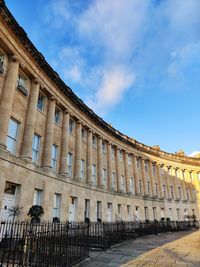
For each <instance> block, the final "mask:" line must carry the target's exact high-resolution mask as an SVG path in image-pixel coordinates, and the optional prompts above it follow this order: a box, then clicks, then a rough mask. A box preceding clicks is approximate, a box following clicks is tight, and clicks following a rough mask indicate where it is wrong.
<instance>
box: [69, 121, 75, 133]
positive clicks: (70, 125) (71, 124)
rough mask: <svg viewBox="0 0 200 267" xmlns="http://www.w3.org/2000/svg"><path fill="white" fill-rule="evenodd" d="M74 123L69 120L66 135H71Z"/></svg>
mask: <svg viewBox="0 0 200 267" xmlns="http://www.w3.org/2000/svg"><path fill="white" fill-rule="evenodd" d="M74 125H75V122H74V120H73V119H72V118H70V119H69V127H68V134H70V135H73V133H74Z"/></svg>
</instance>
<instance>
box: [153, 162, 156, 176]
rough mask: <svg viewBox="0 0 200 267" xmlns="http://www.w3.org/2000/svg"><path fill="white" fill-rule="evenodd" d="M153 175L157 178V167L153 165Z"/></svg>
mask: <svg viewBox="0 0 200 267" xmlns="http://www.w3.org/2000/svg"><path fill="white" fill-rule="evenodd" d="M153 175H154V176H156V165H155V164H153Z"/></svg>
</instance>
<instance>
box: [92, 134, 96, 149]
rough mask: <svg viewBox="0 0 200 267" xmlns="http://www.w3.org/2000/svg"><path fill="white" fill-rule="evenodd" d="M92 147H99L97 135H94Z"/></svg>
mask: <svg viewBox="0 0 200 267" xmlns="http://www.w3.org/2000/svg"><path fill="white" fill-rule="evenodd" d="M92 147H93V148H96V147H97V138H96V136H92Z"/></svg>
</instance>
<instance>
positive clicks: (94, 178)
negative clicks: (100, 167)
mask: <svg viewBox="0 0 200 267" xmlns="http://www.w3.org/2000/svg"><path fill="white" fill-rule="evenodd" d="M96 173H97V170H96V165H95V164H92V180H93V182H95V181H96Z"/></svg>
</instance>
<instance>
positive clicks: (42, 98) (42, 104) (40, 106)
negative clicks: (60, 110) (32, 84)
mask: <svg viewBox="0 0 200 267" xmlns="http://www.w3.org/2000/svg"><path fill="white" fill-rule="evenodd" d="M44 107H45V96H44V95H43V94H42V93H41V92H39V95H38V101H37V109H38V110H40V111H44Z"/></svg>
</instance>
